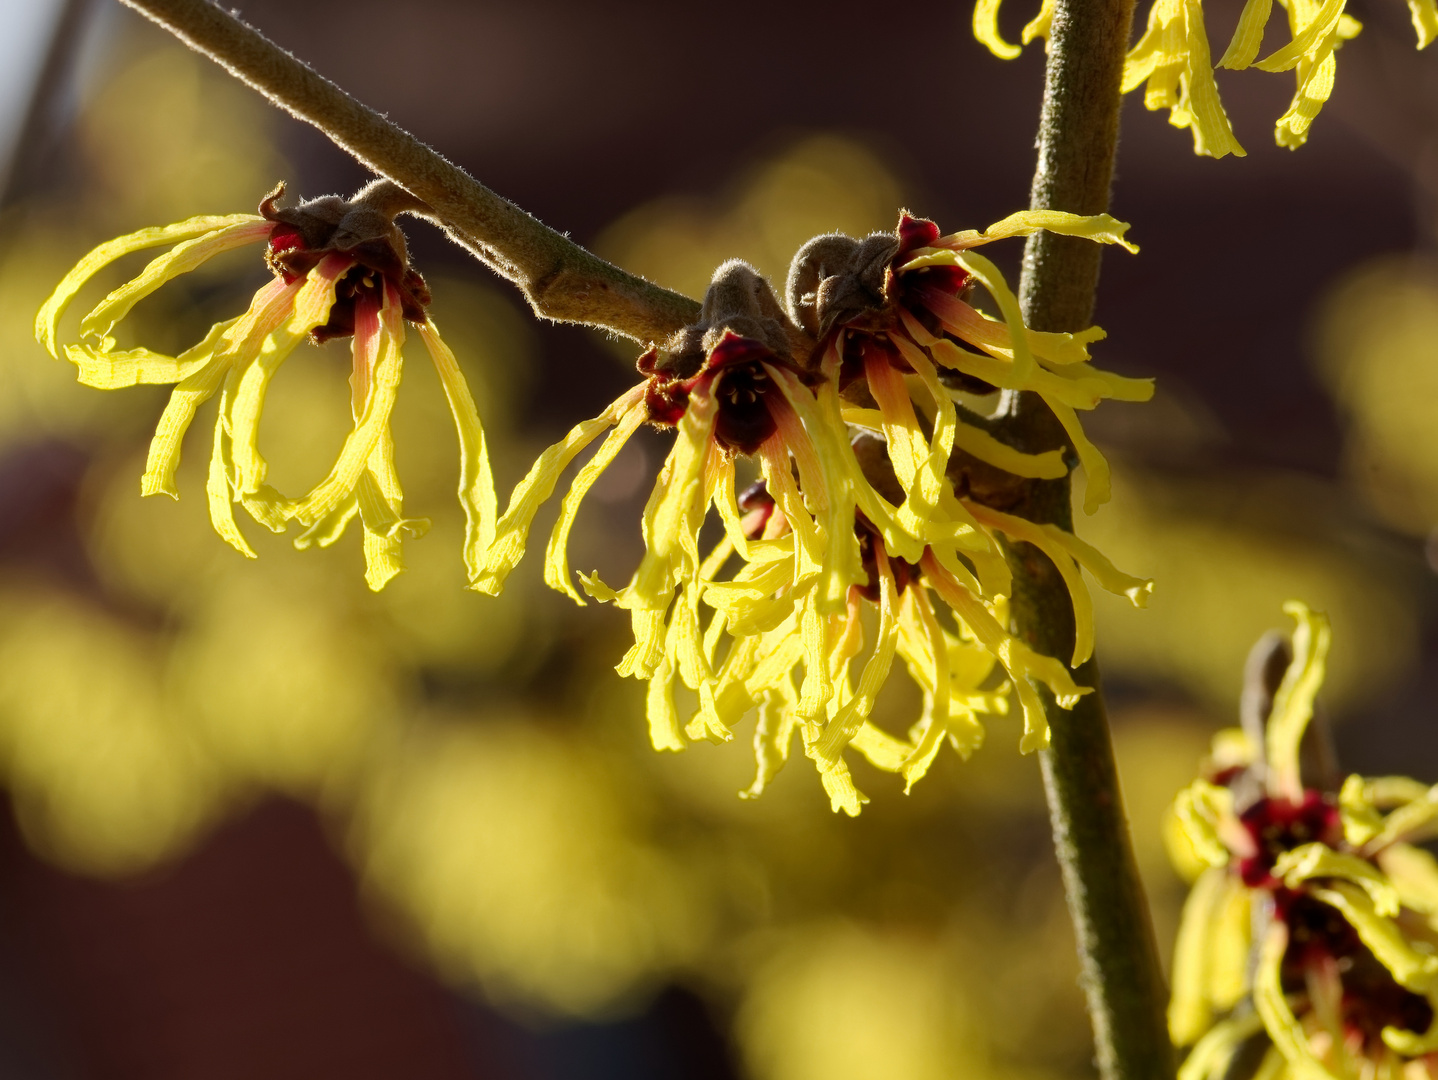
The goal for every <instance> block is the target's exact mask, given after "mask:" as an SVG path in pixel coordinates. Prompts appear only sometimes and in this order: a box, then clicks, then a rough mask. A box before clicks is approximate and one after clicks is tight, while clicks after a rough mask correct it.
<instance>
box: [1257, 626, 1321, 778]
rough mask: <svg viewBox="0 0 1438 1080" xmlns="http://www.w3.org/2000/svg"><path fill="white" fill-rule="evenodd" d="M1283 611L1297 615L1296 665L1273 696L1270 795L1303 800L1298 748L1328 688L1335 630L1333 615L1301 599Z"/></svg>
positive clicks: (1270, 720)
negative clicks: (1325, 683)
mask: <svg viewBox="0 0 1438 1080" xmlns="http://www.w3.org/2000/svg"><path fill="white" fill-rule="evenodd" d="M1283 610H1284V611H1285V612H1287V613H1288V614H1289V615H1292V616H1293V618H1294V620H1295V621H1296V622H1297V626H1296V627H1295V629H1294V631H1293V662H1292V663H1290V664H1289V665H1288V670H1287V671H1286V672H1284V675H1283V681H1282V682H1281V683H1280V684H1279V687H1278V691H1277V693H1275V694H1274V696H1273V709H1272V711H1271V712H1270V713H1269V718H1268V728H1267V735H1266V739H1267V759H1268V788H1269V793H1270V794H1273V795H1281V796H1283V797H1284V798H1286V799H1288V800H1289V801H1290V802H1298V801H1299V800H1300V799H1302V797H1303V781H1302V778H1301V777H1300V776H1299V769H1298V748H1299V744H1300V743H1301V742H1302V741H1303V733H1304V731H1306V730H1307V728H1308V722H1309V721H1310V720H1312V719H1313V702H1314V699H1315V698H1316V697H1317V696H1318V688H1319V687H1320V686H1322V685H1323V673H1324V670H1325V662H1326V659H1327V656H1328V643H1329V639H1330V637H1331V630H1330V628H1329V623H1328V616H1326V615H1324V614H1322V613H1321V612H1316V611H1312V610H1310V609H1309V608H1308V606H1307V605H1305V604H1303V603H1300V602H1299V601H1297V600H1290V601H1288V602H1287V603H1286V604H1284V605H1283Z"/></svg>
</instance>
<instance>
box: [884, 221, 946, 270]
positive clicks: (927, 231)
mask: <svg viewBox="0 0 1438 1080" xmlns="http://www.w3.org/2000/svg"><path fill="white" fill-rule="evenodd" d="M896 231H897V233H898V236H899V250H898V253H897V254H895V256H894V262H895V263H899V262H902V261H903V259H904V256H905V255H907V254H908V253H909V252H911V251H917V250H918V249H919V248H926V247H932V246H933V244H934V241H936V240H937V239H938V238H939V237H941V236H943V235H944V234H943V233H941V232H940V231H939V227H938V226H937V225H935V224H934V223H933V222H932V221H930V220H929V219H928V218H916V217H913V216H912V215H911V214H910V213H909V212H908V211H907V210H905V211H903V212H902V213H901V214H900V215H899V227H898V229H897V230H896Z"/></svg>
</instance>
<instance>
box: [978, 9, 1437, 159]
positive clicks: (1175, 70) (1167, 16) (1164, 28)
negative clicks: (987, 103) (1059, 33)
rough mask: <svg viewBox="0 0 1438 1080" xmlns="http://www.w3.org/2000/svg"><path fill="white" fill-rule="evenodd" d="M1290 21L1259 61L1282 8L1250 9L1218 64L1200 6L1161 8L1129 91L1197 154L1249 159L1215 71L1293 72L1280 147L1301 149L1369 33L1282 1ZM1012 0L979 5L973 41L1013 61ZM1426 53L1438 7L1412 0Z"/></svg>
mask: <svg viewBox="0 0 1438 1080" xmlns="http://www.w3.org/2000/svg"><path fill="white" fill-rule="evenodd" d="M1278 2H1279V4H1280V5H1281V6H1282V7H1283V9H1284V11H1285V12H1286V13H1287V15H1288V30H1289V35H1290V39H1289V41H1288V43H1287V44H1285V45H1283V46H1282V47H1281V48H1278V49H1275V50H1274V51H1273V52H1272V53H1271V54H1269V55H1268V56H1266V57H1264V58H1263V59H1262V60H1260V59H1258V51H1259V48H1260V47H1261V46H1262V44H1263V34H1264V31H1265V29H1266V28H1267V26H1268V22H1269V19H1270V18H1271V17H1272V15H1273V0H1247V2H1246V3H1245V4H1244V6H1243V12H1242V14H1241V15H1240V16H1239V19H1238V26H1237V27H1236V28H1235V29H1234V32H1233V37H1232V39H1231V40H1230V41H1229V43H1228V48H1227V49H1226V50H1225V51H1224V53H1223V55H1222V56H1221V57H1220V58H1219V60H1218V63H1217V64H1216V65H1215V64H1214V63H1213V60H1212V56H1211V53H1210V51H1209V47H1208V34H1207V33H1206V31H1205V30H1204V25H1203V5H1202V3H1201V2H1200V0H1154V2H1153V6H1152V7H1151V8H1149V13H1148V27H1147V29H1146V30H1145V31H1144V34H1143V36H1142V37H1141V38H1140V39H1139V40H1138V43H1137V44H1135V45H1134V47H1133V48H1132V49H1131V50H1130V51H1129V54H1128V57H1127V59H1126V61H1125V63H1124V69H1123V92H1124V93H1125V94H1127V93H1129V92H1130V91H1132V90H1136V89H1137V88H1138V87H1140V86H1143V87H1144V94H1143V103H1144V106H1145V107H1146V108H1148V109H1150V110H1158V109H1167V110H1168V122H1169V123H1170V124H1172V125H1173V126H1174V127H1179V128H1188V129H1189V130H1190V131H1191V132H1192V133H1193V150H1194V153H1196V154H1207V155H1210V156H1212V157H1216V158H1217V157H1223V156H1224V155H1225V154H1234V155H1237V156H1238V157H1243V156H1244V153H1245V152H1244V149H1243V147H1242V146H1240V145H1239V142H1238V139H1237V138H1235V137H1234V134H1233V127H1232V125H1230V124H1229V122H1228V114H1227V113H1225V112H1224V110H1223V103H1222V102H1221V101H1220V100H1219V96H1218V84H1217V83H1216V82H1215V81H1214V77H1213V73H1214V70H1215V68H1228V69H1230V70H1233V71H1242V70H1243V69H1245V68H1249V67H1254V68H1258V69H1259V70H1260V71H1269V72H1281V71H1292V72H1294V74H1295V77H1296V79H1297V86H1296V88H1295V89H1294V92H1293V101H1292V102H1291V103H1290V104H1289V106H1288V111H1287V112H1285V113H1284V114H1283V115H1282V116H1281V117H1279V118H1278V122H1277V124H1276V125H1275V127H1274V132H1273V135H1274V139H1275V141H1277V143H1278V145H1279V146H1287V147H1289V148H1290V149H1297V148H1298V147H1300V146H1302V145H1303V144H1304V143H1305V142H1307V141H1308V128H1309V126H1310V125H1311V124H1312V123H1313V120H1314V118H1315V117H1316V116H1317V115H1318V113H1319V110H1321V109H1322V108H1323V104H1324V102H1326V101H1327V100H1328V98H1329V95H1330V94H1332V93H1333V79H1334V75H1335V74H1336V72H1337V70H1338V65H1337V60H1336V58H1335V54H1336V53H1337V51H1338V49H1339V47H1340V46H1341V45H1342V44H1343V43H1344V42H1345V41H1348V40H1350V39H1352V38H1354V37H1356V36H1357V35H1358V33H1359V31H1361V30H1362V29H1363V26H1362V24H1361V23H1359V21H1358V20H1357V19H1355V18H1354V17H1353V16H1352V15H1349V14H1347V12H1346V11H1345V10H1344V8H1345V7H1347V0H1278ZM1002 3H1003V0H978V2H977V3H976V4H975V5H974V36H975V37H977V38H978V39H979V41H980V42H982V43H983V44H984V45H986V46H987V47H988V48H989V50H990V51H991V52H992V53H993V54H994V55H995V56H998V57H1000V58H1002V59H1005V60H1011V59H1013V58H1014V57H1016V56H1018V55H1019V46H1016V45H1012V44H1010V43H1009V42H1007V41H1005V40H1004V39H1003V37H1002V35H1001V34H1000V33H999V29H998V14H999V7H1000V5H1001V4H1002ZM1408 10H1409V13H1410V14H1411V15H1412V17H1413V29H1414V31H1415V32H1416V33H1417V36H1418V48H1420V49H1423V48H1426V47H1427V46H1428V45H1429V44H1430V43H1431V42H1432V41H1433V39H1434V38H1435V37H1438V3H1435V0H1408ZM1053 11H1054V0H1044V2H1043V5H1042V7H1041V8H1040V11H1039V14H1038V15H1037V16H1036V17H1035V18H1034V19H1033V20H1032V21H1031V22H1029V24H1028V25H1027V26H1025V27H1024V29H1023V33H1022V41H1023V43H1024V44H1025V45H1027V44H1028V43H1029V42H1031V41H1033V40H1034V38H1037V37H1041V38H1044V39H1045V40H1047V38H1048V33H1049V24H1050V23H1051V22H1052V21H1053Z"/></svg>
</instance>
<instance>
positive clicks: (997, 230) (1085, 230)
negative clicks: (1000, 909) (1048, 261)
mask: <svg viewBox="0 0 1438 1080" xmlns="http://www.w3.org/2000/svg"><path fill="white" fill-rule="evenodd" d="M1045 229H1046V230H1048V231H1049V232H1052V233H1059V234H1060V235H1063V236H1081V237H1083V238H1084V239H1085V240H1092V241H1094V242H1095V243H1099V244H1117V245H1119V247H1121V248H1124V249H1125V250H1127V251H1131V252H1133V253H1134V254H1137V253H1138V246H1137V245H1135V244H1133V243H1132V242H1130V241H1129V240H1127V239H1125V234H1126V233H1127V232H1128V230H1129V224H1128V222H1126V221H1119V220H1118V218H1116V217H1112V216H1111V215H1109V214H1070V213H1068V212H1067V211H1064V210H1020V211H1018V212H1017V213H1014V214H1010V215H1009V216H1008V217H1006V218H1003V219H1001V220H999V221H996V222H994V223H993V224H992V225H990V226H989V227H988V228H987V229H985V230H984V231H983V232H982V233H977V232H966V233H955V234H953V235H952V236H945V237H942V238H940V239H939V240H938V242H937V243H936V244H935V246H936V247H951V248H955V249H957V250H963V249H964V248H970V247H977V246H979V245H980V244H987V243H991V242H992V241H994V240H1005V239H1008V238H1009V237H1011V236H1032V235H1033V234H1034V233H1036V232H1039V231H1040V230H1045Z"/></svg>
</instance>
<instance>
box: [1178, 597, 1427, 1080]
mask: <svg viewBox="0 0 1438 1080" xmlns="http://www.w3.org/2000/svg"><path fill="white" fill-rule="evenodd" d="M1285 610H1286V611H1288V612H1289V613H1290V614H1291V615H1293V616H1294V618H1295V619H1296V620H1297V623H1298V626H1297V629H1296V631H1295V632H1294V635H1293V656H1292V661H1291V662H1290V663H1289V665H1288V667H1287V670H1286V671H1285V673H1284V675H1283V679H1282V682H1281V683H1280V684H1279V686H1278V688H1277V690H1276V692H1275V693H1274V695H1273V701H1272V707H1271V709H1270V711H1269V715H1268V719H1267V724H1266V727H1265V731H1264V734H1263V736H1262V739H1261V742H1262V744H1263V745H1258V740H1256V739H1255V738H1254V736H1253V734H1252V733H1251V732H1249V733H1244V732H1237V731H1234V732H1222V733H1220V735H1219V736H1218V738H1217V739H1216V740H1215V744H1214V752H1213V755H1212V758H1211V759H1210V762H1209V764H1208V767H1207V769H1206V770H1205V771H1206V776H1205V777H1204V778H1203V779H1200V780H1198V781H1196V782H1195V783H1194V784H1192V785H1191V786H1190V787H1189V788H1187V789H1186V790H1185V791H1183V792H1182V793H1181V794H1180V795H1179V797H1178V798H1177V800H1175V803H1174V809H1173V820H1174V822H1175V824H1176V826H1177V828H1176V829H1175V830H1174V832H1175V839H1176V840H1178V841H1180V842H1181V845H1180V846H1181V847H1182V848H1183V849H1184V852H1185V858H1190V857H1196V859H1197V860H1198V861H1199V862H1200V863H1202V864H1205V865H1206V867H1207V868H1206V869H1204V870H1202V872H1201V873H1200V875H1199V876H1198V878H1197V880H1196V881H1195V883H1194V888H1193V892H1192V893H1191V894H1190V896H1189V899H1188V902H1187V904H1186V905H1185V907H1184V914H1183V923H1182V926H1181V927H1180V930H1179V936H1178V942H1177V945H1176V946H1175V951H1174V961H1173V991H1172V998H1171V1000H1170V1002H1169V1013H1168V1016H1169V1028H1170V1032H1171V1034H1172V1036H1173V1039H1174V1042H1175V1043H1178V1044H1179V1045H1188V1044H1195V1045H1194V1047H1193V1050H1192V1051H1191V1052H1190V1054H1189V1057H1188V1060H1187V1061H1186V1062H1185V1064H1184V1066H1183V1068H1182V1069H1181V1070H1180V1072H1179V1076H1180V1078H1181V1080H1208V1078H1217V1077H1220V1076H1224V1075H1228V1074H1227V1071H1226V1070H1227V1069H1228V1068H1229V1066H1230V1064H1231V1063H1232V1062H1233V1061H1234V1059H1235V1057H1236V1056H1237V1055H1239V1054H1245V1055H1247V1054H1255V1055H1262V1061H1261V1063H1259V1062H1258V1061H1257V1059H1256V1058H1255V1059H1254V1062H1253V1063H1254V1064H1255V1065H1256V1066H1257V1067H1258V1070H1259V1071H1258V1072H1257V1073H1256V1074H1255V1075H1262V1076H1265V1077H1275V1078H1278V1077H1283V1078H1287V1077H1292V1078H1294V1080H1299V1078H1315V1080H1316V1078H1331V1080H1358V1078H1359V1077H1372V1076H1393V1077H1397V1076H1399V1075H1401V1076H1402V1077H1404V1078H1405V1080H1420V1078H1430V1077H1434V1076H1438V1012H1435V1008H1438V955H1435V946H1438V862H1435V860H1434V859H1433V857H1432V856H1431V855H1429V854H1428V853H1427V852H1426V851H1424V850H1423V849H1421V848H1419V847H1416V846H1414V842H1415V841H1418V840H1422V839H1425V838H1427V837H1431V836H1432V835H1434V834H1435V832H1438V788H1430V787H1428V786H1427V785H1425V784H1421V783H1419V782H1417V781H1416V780H1409V779H1407V778H1406V777H1384V778H1380V779H1372V780H1370V779H1365V778H1363V777H1359V776H1349V777H1348V778H1347V779H1346V780H1345V781H1344V782H1343V784H1342V786H1341V790H1337V791H1335V790H1332V789H1327V788H1325V787H1315V786H1309V784H1308V783H1307V781H1306V780H1305V778H1304V777H1303V776H1302V775H1301V770H1300V754H1299V750H1300V746H1301V745H1302V743H1303V738H1304V734H1305V732H1306V731H1307V729H1308V726H1309V723H1310V721H1311V719H1312V717H1313V709H1314V699H1315V696H1316V695H1317V692H1318V689H1319V687H1320V685H1321V683H1322V681H1323V675H1324V666H1325V661H1326V656H1327V652H1328V643H1329V629H1328V621H1327V619H1326V618H1325V617H1324V616H1323V615H1321V614H1318V613H1315V612H1312V611H1310V610H1309V609H1308V608H1307V607H1305V606H1304V605H1302V604H1299V603H1296V602H1295V603H1289V604H1287V605H1285ZM1250 954H1253V956H1254V957H1255V958H1254V959H1251V957H1250ZM1262 1040H1266V1042H1264V1041H1262Z"/></svg>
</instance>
